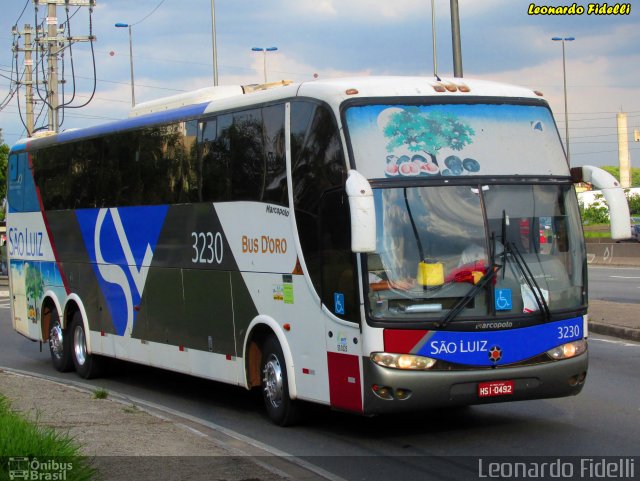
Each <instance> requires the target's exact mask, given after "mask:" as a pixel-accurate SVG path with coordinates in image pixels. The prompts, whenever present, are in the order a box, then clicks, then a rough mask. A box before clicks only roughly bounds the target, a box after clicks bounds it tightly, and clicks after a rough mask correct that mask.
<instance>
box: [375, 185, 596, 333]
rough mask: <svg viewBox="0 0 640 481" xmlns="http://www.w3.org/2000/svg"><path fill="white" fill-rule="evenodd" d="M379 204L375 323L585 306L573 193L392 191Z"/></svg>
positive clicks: (555, 189) (496, 188) (474, 188)
mask: <svg viewBox="0 0 640 481" xmlns="http://www.w3.org/2000/svg"><path fill="white" fill-rule="evenodd" d="M374 198H375V202H376V212H377V216H378V218H377V246H376V252H374V253H370V254H368V259H367V260H368V261H367V266H368V281H369V282H368V284H369V289H368V303H369V305H368V310H369V314H370V316H371V317H372V318H373V319H379V320H400V321H407V320H419V319H429V320H441V319H446V320H447V321H449V320H452V318H453V317H455V318H456V319H464V318H469V317H470V316H472V317H473V318H478V319H479V318H483V317H484V318H486V316H498V317H501V316H511V317H513V316H515V315H521V316H522V315H525V316H526V315H538V316H540V315H541V314H544V315H546V316H549V315H550V314H552V313H553V312H554V311H557V310H566V309H579V308H580V307H581V306H583V305H584V303H585V301H586V300H585V298H584V295H583V291H584V279H583V262H582V259H583V258H584V252H583V249H584V248H583V244H582V242H581V230H580V222H579V219H580V217H579V212H578V206H577V202H576V200H575V194H574V192H573V187H572V186H571V185H568V184H563V185H504V184H503V185H495V184H491V185H481V184H479V185H473V184H469V185H457V186H428V187H427V186H422V187H421V186H415V187H413V186H412V187H394V188H384V189H383V188H379V189H374Z"/></svg>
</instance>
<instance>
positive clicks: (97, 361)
mask: <svg viewBox="0 0 640 481" xmlns="http://www.w3.org/2000/svg"><path fill="white" fill-rule="evenodd" d="M70 334H71V340H72V342H71V345H72V348H71V357H72V358H73V365H74V366H75V368H76V373H78V376H80V377H82V378H84V379H93V378H95V377H98V376H99V375H100V374H101V372H102V358H100V357H99V356H96V355H94V354H89V353H88V352H87V337H86V333H85V330H84V324H83V323H82V315H81V314H80V312H76V313H75V314H74V315H73V320H72V322H71V331H70Z"/></svg>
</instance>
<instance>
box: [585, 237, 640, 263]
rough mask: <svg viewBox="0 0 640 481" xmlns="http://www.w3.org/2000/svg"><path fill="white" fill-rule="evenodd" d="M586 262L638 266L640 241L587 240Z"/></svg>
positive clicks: (639, 261)
mask: <svg viewBox="0 0 640 481" xmlns="http://www.w3.org/2000/svg"><path fill="white" fill-rule="evenodd" d="M587 262H588V263H589V264H610V265H618V266H639V267H640V243H637V242H636V243H631V242H612V241H611V240H610V239H607V240H604V239H603V240H600V241H596V242H591V241H587Z"/></svg>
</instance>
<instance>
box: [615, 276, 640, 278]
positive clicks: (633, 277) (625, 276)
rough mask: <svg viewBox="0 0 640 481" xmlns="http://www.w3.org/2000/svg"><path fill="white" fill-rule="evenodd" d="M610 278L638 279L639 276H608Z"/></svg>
mask: <svg viewBox="0 0 640 481" xmlns="http://www.w3.org/2000/svg"><path fill="white" fill-rule="evenodd" d="M609 277H611V278H614V279H640V277H638V276H636V277H626V276H609Z"/></svg>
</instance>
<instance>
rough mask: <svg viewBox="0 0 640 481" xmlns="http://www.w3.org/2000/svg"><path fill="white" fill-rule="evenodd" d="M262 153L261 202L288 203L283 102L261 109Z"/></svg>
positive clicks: (285, 204)
mask: <svg viewBox="0 0 640 481" xmlns="http://www.w3.org/2000/svg"><path fill="white" fill-rule="evenodd" d="M262 121H263V127H264V128H263V138H264V155H265V162H266V172H265V188H264V194H263V196H262V199H261V200H262V201H263V202H270V203H273V204H278V205H282V206H288V205H289V194H288V190H287V164H286V159H285V146H284V140H285V139H284V104H279V105H271V106H269V107H264V108H263V109H262Z"/></svg>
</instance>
